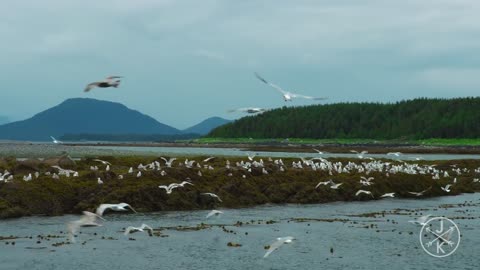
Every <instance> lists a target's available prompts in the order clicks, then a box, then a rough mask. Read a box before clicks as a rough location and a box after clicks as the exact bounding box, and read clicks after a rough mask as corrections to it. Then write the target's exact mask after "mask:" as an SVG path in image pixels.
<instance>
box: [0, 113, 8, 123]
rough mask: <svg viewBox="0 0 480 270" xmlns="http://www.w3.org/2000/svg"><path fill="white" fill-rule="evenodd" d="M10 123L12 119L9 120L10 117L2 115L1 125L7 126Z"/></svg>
mask: <svg viewBox="0 0 480 270" xmlns="http://www.w3.org/2000/svg"><path fill="white" fill-rule="evenodd" d="M8 122H10V119H8V117H6V116H3V115H0V125H3V124H6V123H8Z"/></svg>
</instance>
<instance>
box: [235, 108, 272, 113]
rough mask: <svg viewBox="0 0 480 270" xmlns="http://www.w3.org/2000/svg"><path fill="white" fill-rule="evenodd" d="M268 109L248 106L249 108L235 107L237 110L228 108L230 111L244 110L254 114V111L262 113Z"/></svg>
mask: <svg viewBox="0 0 480 270" xmlns="http://www.w3.org/2000/svg"><path fill="white" fill-rule="evenodd" d="M264 111H266V110H265V109H262V108H253V107H248V108H239V109H235V110H228V112H229V113H232V112H244V113H250V114H254V113H262V112H264Z"/></svg>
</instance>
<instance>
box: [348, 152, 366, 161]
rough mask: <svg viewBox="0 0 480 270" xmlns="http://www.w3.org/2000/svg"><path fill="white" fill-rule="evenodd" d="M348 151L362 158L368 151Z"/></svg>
mask: <svg viewBox="0 0 480 270" xmlns="http://www.w3.org/2000/svg"><path fill="white" fill-rule="evenodd" d="M350 152H352V153H355V154H357V157H358V158H362V159H363V158H364V157H365V154H367V153H368V151H362V152H360V153H359V152H358V151H355V150H350Z"/></svg>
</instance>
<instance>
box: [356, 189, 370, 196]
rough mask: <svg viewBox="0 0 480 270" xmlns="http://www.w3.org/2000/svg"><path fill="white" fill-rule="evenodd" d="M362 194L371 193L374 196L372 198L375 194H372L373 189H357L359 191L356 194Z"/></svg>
mask: <svg viewBox="0 0 480 270" xmlns="http://www.w3.org/2000/svg"><path fill="white" fill-rule="evenodd" d="M360 194H366V195H370V196H372V198H373V194H372V192H371V191H367V190H363V189H360V190H359V191H357V193H355V196H358V195H360Z"/></svg>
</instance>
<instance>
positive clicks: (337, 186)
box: [330, 183, 343, 189]
mask: <svg viewBox="0 0 480 270" xmlns="http://www.w3.org/2000/svg"><path fill="white" fill-rule="evenodd" d="M341 185H343V183H338V184H333V183H332V185H331V186H330V188H331V189H338V188H339V187H340V186H341Z"/></svg>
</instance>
